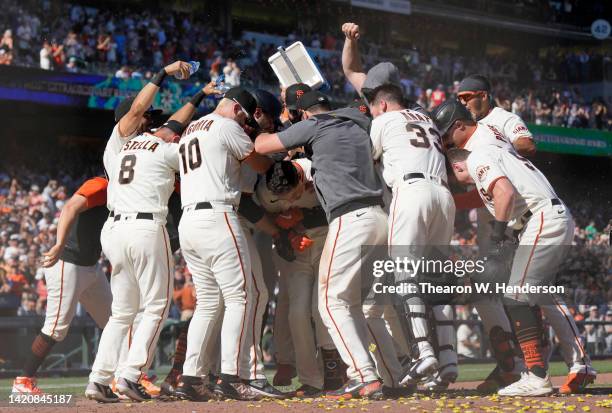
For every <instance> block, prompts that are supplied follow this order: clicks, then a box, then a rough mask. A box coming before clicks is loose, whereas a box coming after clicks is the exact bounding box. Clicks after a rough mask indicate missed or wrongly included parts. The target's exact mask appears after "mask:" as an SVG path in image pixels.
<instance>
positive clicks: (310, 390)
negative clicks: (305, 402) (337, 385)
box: [293, 384, 323, 399]
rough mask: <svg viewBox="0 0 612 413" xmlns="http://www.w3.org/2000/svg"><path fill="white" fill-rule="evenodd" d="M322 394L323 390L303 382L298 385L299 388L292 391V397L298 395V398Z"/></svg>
mask: <svg viewBox="0 0 612 413" xmlns="http://www.w3.org/2000/svg"><path fill="white" fill-rule="evenodd" d="M322 394H323V390H321V389H318V388H316V387H314V386H311V385H309V384H303V385H301V386H300V388H298V389H297V390H296V391H295V392H294V393H293V397H299V398H304V399H308V398H315V397H319V396H321V395H322Z"/></svg>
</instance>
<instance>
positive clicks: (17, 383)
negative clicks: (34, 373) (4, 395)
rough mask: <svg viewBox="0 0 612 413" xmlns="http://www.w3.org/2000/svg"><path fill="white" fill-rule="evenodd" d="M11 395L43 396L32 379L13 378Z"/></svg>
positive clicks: (23, 377)
mask: <svg viewBox="0 0 612 413" xmlns="http://www.w3.org/2000/svg"><path fill="white" fill-rule="evenodd" d="M13 393H19V394H44V393H43V391H42V390H41V389H40V388H39V387H38V385H37V383H36V379H35V378H34V377H25V376H20V377H15V380H13Z"/></svg>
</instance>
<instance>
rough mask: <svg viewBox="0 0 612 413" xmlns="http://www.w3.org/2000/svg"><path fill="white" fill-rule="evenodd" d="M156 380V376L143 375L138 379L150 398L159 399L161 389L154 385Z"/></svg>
mask: <svg viewBox="0 0 612 413" xmlns="http://www.w3.org/2000/svg"><path fill="white" fill-rule="evenodd" d="M156 378H157V376H153V377H149V376H147V375H146V374H145V375H144V376H143V377H142V379H140V384H141V386H142V387H144V388H145V390H146V391H147V393H149V396H151V397H159V395H160V393H161V388H160V387H159V386H158V385H156V384H155V383H154V382H155V379H156Z"/></svg>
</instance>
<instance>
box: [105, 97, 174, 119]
mask: <svg viewBox="0 0 612 413" xmlns="http://www.w3.org/2000/svg"><path fill="white" fill-rule="evenodd" d="M134 100H136V97H135V96H130V97H128V98H125V99H123V100H122V101H121V102H119V104H118V105H117V107H116V108H115V122H119V121H120V120H121V118H122V117H124V116H125V115H127V113H128V112H129V111H130V108H131V107H132V103H134ZM145 113H146V114H149V115H151V116H153V117H156V116H159V115H161V114H162V113H163V111H162V110H160V109H153V107H150V108H149V109H147V111H146V112H145Z"/></svg>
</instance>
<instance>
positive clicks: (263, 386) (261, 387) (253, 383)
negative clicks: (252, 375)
mask: <svg viewBox="0 0 612 413" xmlns="http://www.w3.org/2000/svg"><path fill="white" fill-rule="evenodd" d="M244 384H246V385H247V386H248V387H249V389H248V390H250V393H251V394H252V395H253V397H254V398H255V400H259V399H265V398H269V399H284V398H286V397H287V395H286V394H285V393H283V392H282V391H280V390H278V389H277V388H276V387H274V386H272V385H271V384H270V383H269V382H268V380H267V379H256V380H248V381H244Z"/></svg>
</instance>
